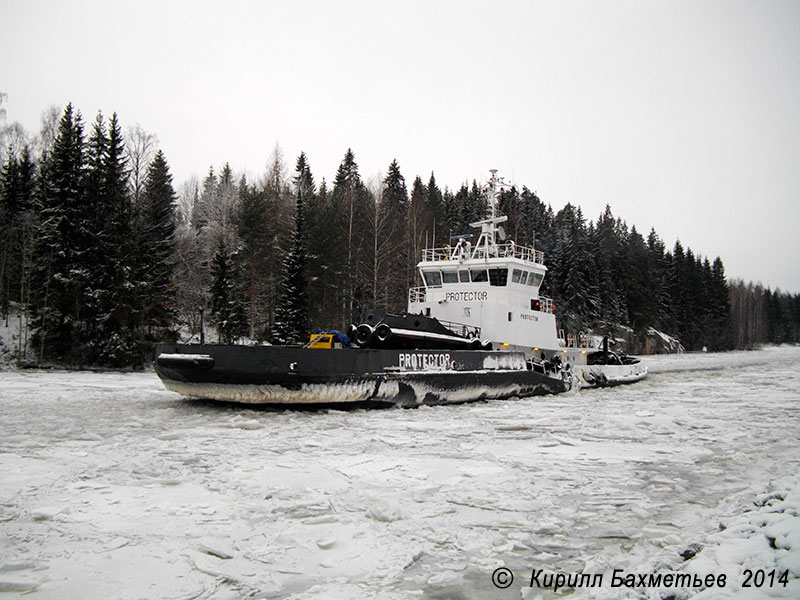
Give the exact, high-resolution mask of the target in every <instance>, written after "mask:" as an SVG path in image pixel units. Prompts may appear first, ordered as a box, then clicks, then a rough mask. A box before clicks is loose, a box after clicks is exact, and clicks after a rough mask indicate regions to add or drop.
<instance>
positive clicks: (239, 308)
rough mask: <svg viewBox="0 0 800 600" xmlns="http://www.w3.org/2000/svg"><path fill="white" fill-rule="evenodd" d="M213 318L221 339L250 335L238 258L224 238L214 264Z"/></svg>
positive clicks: (219, 244) (212, 267) (226, 340)
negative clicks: (240, 282) (239, 282)
mask: <svg viewBox="0 0 800 600" xmlns="http://www.w3.org/2000/svg"><path fill="white" fill-rule="evenodd" d="M211 277H212V284H211V289H210V290H209V291H210V294H211V321H212V323H214V325H216V327H217V334H218V338H219V342H220V343H222V344H232V343H234V342H235V341H236V340H238V339H239V338H241V337H243V336H245V335H247V329H248V325H247V314H246V311H245V307H244V303H243V302H242V300H241V297H240V294H239V291H238V286H237V279H238V277H237V269H236V264H235V257H233V256H231V255H230V254H229V253H228V248H227V245H226V244H225V240H224V239H223V238H221V237H220V239H219V242H218V244H217V250H216V253H215V254H214V259H213V262H212V264H211Z"/></svg>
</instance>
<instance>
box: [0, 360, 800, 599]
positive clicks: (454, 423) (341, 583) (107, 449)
mask: <svg viewBox="0 0 800 600" xmlns="http://www.w3.org/2000/svg"><path fill="white" fill-rule="evenodd" d="M648 364H649V365H650V368H651V375H650V377H649V378H648V379H647V380H645V381H643V382H641V383H638V384H635V385H631V386H626V387H620V388H614V389H608V390H584V391H582V392H570V393H568V394H562V395H559V396H547V397H537V398H530V399H524V400H518V401H493V402H485V403H477V404H471V405H462V406H445V407H435V408H427V407H426V408H420V409H415V410H402V409H387V410H366V409H358V410H352V411H314V412H296V411H275V410H254V409H250V408H242V407H232V406H228V405H216V404H213V403H208V402H200V401H192V400H186V399H182V398H181V397H179V396H177V395H175V394H172V393H170V392H167V391H165V390H164V389H163V388H162V386H161V384H160V382H159V380H158V378H157V377H156V376H155V375H153V374H152V373H144V374H142V373H137V374H119V373H85V372H29V371H22V372H2V373H0V592H2V591H7V592H10V596H14V595H16V594H20V595H24V597H25V598H52V599H65V598H76V599H77V598H97V599H106V598H131V599H133V598H170V599H178V598H186V599H188V598H319V599H322V598H343V599H344V598H348V599H349V598H381V599H394V598H397V599H400V598H402V599H406V598H450V599H460V598H499V599H504V598H514V599H519V598H536V597H542V598H549V597H554V596H553V594H552V592H551V591H547V590H543V589H539V588H540V586H535V587H530V586H529V584H530V582H531V575H532V573H533V570H534V569H536V570H539V572H540V573H551V574H552V573H568V574H569V573H572V574H575V573H587V574H595V575H597V574H603V582H602V585H600V586H597V587H594V588H588V587H581V588H580V589H578V590H576V594H575V595H574V596H572V597H573V598H595V597H596V598H606V597H608V598H614V597H620V596H630V597H640V596H646V595H648V594H650V595H651V596H652V594H653V593H654V592H653V591H652V590H642V589H627V588H622V589H620V588H612V587H611V585H610V583H611V577H612V572H613V570H614V569H622V570H624V571H625V572H626V573H628V572H635V573H655V572H656V571H657V570H664V569H667V570H668V569H677V568H680V566H681V563H682V562H683V559H682V558H681V557H680V556H679V553H680V552H681V551H683V550H684V549H686V548H687V547H688V546H689V545H690V544H692V543H701V544H703V545H706V544H707V543H708V542H707V539H708V538H709V536H712V537H713V535H714V534H716V533H717V532H718V531H719V525H720V523H721V522H723V521H725V520H726V519H732V518H734V517H735V515H737V514H741V513H742V512H743V511H745V510H748V509H752V508H753V502H754V501H756V500H758V498H759V497H761V498H762V500H763V494H764V493H765V492H766V491H768V490H770V489H773V488H774V486H775V485H776V484H775V482H778V481H784V482H785V481H786V480H787V478H789V479H790V480H791V478H793V477H794V478H796V476H797V475H798V474H800V392H799V391H798V390H800V348H770V349H766V350H762V351H758V352H750V353H730V354H718V355H711V354H710V355H682V356H666V357H655V358H652V359H649V360H648ZM795 516H797V515H795ZM795 520H796V519H795ZM789 533H790V534H791V535H794V536H795V537H796V536H797V535H798V534H800V532H797V531H794V532H791V531H790V532H789ZM791 535H790V538H791ZM790 538H787V539H790ZM764 543H766V542H764ZM770 543H772V544H773V545H774V543H773V542H770ZM777 545H778V547H780V540H779V541H778V544H777ZM702 554H703V553H702V552H701V555H702ZM707 556H711V554H710V553H708V554H707ZM782 556H783V557H784V558H782V559H781V560H784V559H785V561H788V562H784V563H781V564H790V563H791V561H794V563H796V564H797V568H798V570H797V571H796V572H794V571H793V572H792V581H791V582H790V585H789V586H788V587H782V586H778V587H770V588H769V589H766V588H765V589H760V590H758V591H759V593H762V594H769V595H771V596H775V597H790V595H791V593H792V592H791V590H794V593H797V591H798V587H797V582H798V580H796V579H794V578H795V577H797V576H798V574H800V558H798V553H797V551H796V550H794V549H792V550H791V551H788V550H787V551H785V554H784V555H782ZM787 557H788V558H787ZM763 560H765V559H764V558H763V556H760V555H759V554H757V553H756V554H753V555H752V556H744V557H743V558H742V561H740V562H738V563H736V561H733V563H734V564H738V566H737V567H736V568H737V569H739V570H740V571H741V570H742V569H743V568H748V567H749V568H752V569H756V568H760V566H762V565H761V563H760V562H759V561H762V562H763ZM748 561H751V562H748ZM730 562H731V561H730V560H729V561H727V562H726V561H724V560H722V559H717V560H716V562H714V561H711V562H709V561H707V562H706V564H707V565H710V566H708V568H709V569H713V568H729V567H730V564H729V563H730ZM794 563H791V564H794ZM763 566H769V565H763ZM499 567H504V568H507V569H508V570H509V571H507V572H502V573H501V574H500V575H498V576H497V577H498V583H500V584H501V585H505V584H506V583H510V585H509V586H508V587H507V588H505V589H498V588H497V587H495V585H494V584H493V581H492V575H493V573H495V572H496V570H497V569H498V568H499ZM712 572H713V571H712ZM510 574H513V575H514V580H513V582H511V581H510ZM740 575H741V574H740V573H738V574H737V573H730V574H729V579H728V582H729V583H728V588H727V589H726V592H728V591H735V590H736V589H738V588H736V585H735V583H736V581H739V582H740V583H741V581H740V580H741V577H740ZM737 578H738V579H737ZM596 581H597V580H596ZM8 595H9V594H0V598H4V597H7V596H8ZM679 597H680V594H679ZM740 597H753V596H750V595H747V596H740Z"/></svg>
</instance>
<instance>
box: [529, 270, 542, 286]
mask: <svg viewBox="0 0 800 600" xmlns="http://www.w3.org/2000/svg"><path fill="white" fill-rule="evenodd" d="M542 277H543V276H542V274H541V273H531V276H530V277H528V285H535V286H538V285H539V284H540V283H542Z"/></svg>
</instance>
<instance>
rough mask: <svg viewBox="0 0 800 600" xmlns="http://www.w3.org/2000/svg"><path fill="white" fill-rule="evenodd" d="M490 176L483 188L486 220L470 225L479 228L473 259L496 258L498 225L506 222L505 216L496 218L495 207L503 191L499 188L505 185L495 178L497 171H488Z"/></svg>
mask: <svg viewBox="0 0 800 600" xmlns="http://www.w3.org/2000/svg"><path fill="white" fill-rule="evenodd" d="M489 172H490V173H491V174H492V176H491V178H489V182H488V183H487V184H486V185H485V186H484V188H483V190H482V191H483V194H484V197H485V198H486V203H487V205H488V206H487V208H488V211H487V212H488V218H486V219H484V220H482V221H476V222H475V223H470V224H469V226H470V227H480V228H481V235H480V238H479V239H478V243H477V244H476V245H475V251H474V252H473V254H472V256H473V258H489V257H490V256H497V255H498V251H497V235H498V231H499V227H498V224H499V223H503V222H504V221H507V220H508V217H507V216H505V215H500V216H498V214H497V207H498V204H499V203H500V194H501V193H502V191H503V188H502V187H501V186H503V185H505V182H504V181H503V178H502V177H497V169H489Z"/></svg>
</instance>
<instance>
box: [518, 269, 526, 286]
mask: <svg viewBox="0 0 800 600" xmlns="http://www.w3.org/2000/svg"><path fill="white" fill-rule="evenodd" d="M527 281H528V272H527V271H523V272H522V277H520V278H519V282H520V283H521V284H522V285H525V283H526V282H527Z"/></svg>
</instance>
